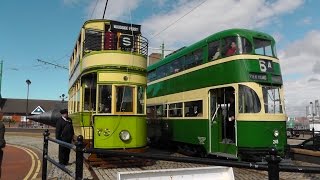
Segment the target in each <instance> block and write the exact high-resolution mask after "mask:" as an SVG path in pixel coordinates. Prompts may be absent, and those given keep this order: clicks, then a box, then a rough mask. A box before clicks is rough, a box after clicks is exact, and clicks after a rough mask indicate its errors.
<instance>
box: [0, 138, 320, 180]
mask: <svg viewBox="0 0 320 180" xmlns="http://www.w3.org/2000/svg"><path fill="white" fill-rule="evenodd" d="M5 138H6V141H7V142H8V143H10V144H17V145H24V146H27V147H32V148H33V149H37V150H39V151H40V154H42V148H43V137H41V136H39V137H28V136H16V135H6V137H5ZM57 153H58V145H56V144H55V143H52V142H50V143H49V156H50V157H51V158H53V159H55V160H57ZM40 159H42V157H40ZM70 159H71V160H70V162H73V163H72V165H70V166H67V168H68V169H69V170H71V171H72V172H74V171H75V163H74V162H75V152H73V151H71V155H70ZM292 163H293V164H295V165H298V166H315V165H314V164H310V163H305V162H299V161H293V162H292ZM205 166H206V165H201V164H193V163H180V162H171V161H156V163H155V164H154V165H152V166H145V167H135V168H114V169H104V168H99V167H94V168H93V170H94V172H95V173H96V175H97V177H98V178H99V179H106V180H114V179H117V173H118V172H124V171H140V170H154V169H175V168H191V167H205ZM83 167H84V171H83V174H84V178H85V179H93V177H92V176H91V174H90V172H89V170H88V169H87V167H86V166H85V165H84V166H83ZM319 168H320V166H319ZM233 172H234V175H235V179H236V180H264V179H268V173H267V172H266V171H257V170H249V169H241V168H233ZM48 179H72V178H71V177H70V176H69V175H67V174H66V173H64V172H62V171H61V170H60V169H58V168H57V167H56V166H54V165H52V164H51V163H50V162H49V163H48ZM280 179H282V180H320V174H305V173H291V172H280Z"/></svg>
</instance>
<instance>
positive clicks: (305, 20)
mask: <svg viewBox="0 0 320 180" xmlns="http://www.w3.org/2000/svg"><path fill="white" fill-rule="evenodd" d="M298 24H299V25H303V26H304V25H310V24H312V17H310V16H308V17H305V18H303V19H301V20H300V21H298Z"/></svg>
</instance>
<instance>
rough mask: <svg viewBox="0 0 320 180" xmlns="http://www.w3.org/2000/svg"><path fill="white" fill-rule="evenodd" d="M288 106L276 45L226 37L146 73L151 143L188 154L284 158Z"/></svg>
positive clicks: (241, 34)
mask: <svg viewBox="0 0 320 180" xmlns="http://www.w3.org/2000/svg"><path fill="white" fill-rule="evenodd" d="M231 99H233V100H234V101H233V100H231ZM283 100H284V98H283V84H282V77H281V70H280V64H279V59H278V58H277V55H276V48H275V41H274V39H273V38H272V37H271V36H270V35H268V34H265V33H262V32H257V31H252V30H246V29H230V30H225V31H222V32H219V33H216V34H213V35H211V36H209V37H207V38H205V39H203V40H201V41H199V42H197V43H195V44H192V45H190V46H189V47H184V48H182V49H180V50H178V51H177V52H174V53H172V54H170V55H168V56H166V57H165V58H164V59H162V60H161V61H159V62H157V63H155V64H153V65H150V66H149V67H148V88H147V117H148V126H149V129H148V137H149V139H150V141H151V143H152V142H158V141H162V142H166V141H169V142H173V143H174V144H175V145H177V146H178V148H180V150H182V151H183V152H186V153H188V154H201V155H216V156H219V157H227V158H234V159H257V158H258V159H259V160H261V159H263V157H264V156H265V155H266V154H268V152H269V150H270V149H271V148H276V150H277V151H278V153H279V154H280V155H282V156H284V154H285V149H286V148H285V147H286V144H287V139H286V115H285V113H284V104H283V103H284V101H283ZM232 102H234V105H232Z"/></svg>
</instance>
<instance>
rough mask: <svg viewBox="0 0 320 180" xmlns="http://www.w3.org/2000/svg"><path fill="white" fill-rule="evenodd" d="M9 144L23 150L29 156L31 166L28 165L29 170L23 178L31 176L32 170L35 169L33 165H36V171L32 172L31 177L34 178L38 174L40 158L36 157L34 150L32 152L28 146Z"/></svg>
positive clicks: (25, 179)
mask: <svg viewBox="0 0 320 180" xmlns="http://www.w3.org/2000/svg"><path fill="white" fill-rule="evenodd" d="M11 146H14V147H16V148H19V149H22V150H24V151H25V152H27V153H28V155H29V156H30V157H31V162H32V163H31V167H30V170H29V172H28V174H27V175H26V176H25V178H24V180H27V179H29V177H31V176H32V172H33V170H34V169H35V166H37V167H36V171H35V173H34V175H33V177H32V179H35V178H36V177H37V176H38V174H39V170H40V160H39V158H38V155H37V154H36V153H35V152H33V151H32V150H31V149H29V148H26V147H23V146H17V145H11Z"/></svg>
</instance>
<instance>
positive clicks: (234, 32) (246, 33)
mask: <svg viewBox="0 0 320 180" xmlns="http://www.w3.org/2000/svg"><path fill="white" fill-rule="evenodd" d="M228 36H241V37H245V38H247V39H249V40H251V37H258V38H262V39H269V40H271V41H272V42H273V43H274V38H273V37H272V36H270V35H269V34H267V33H264V32H260V31H254V30H249V29H236V28H234V29H227V30H224V31H220V32H218V33H215V34H212V35H210V36H208V37H206V38H204V39H202V40H200V41H198V42H196V43H193V44H191V45H190V46H187V47H184V48H181V49H180V50H177V52H174V53H173V54H171V55H168V56H167V57H165V58H164V59H163V60H160V61H159V62H157V63H155V64H152V65H150V66H149V67H148V71H150V70H153V69H156V68H157V67H159V66H162V65H164V64H167V63H169V62H171V61H172V60H175V59H177V58H179V57H182V56H184V55H186V54H188V53H190V52H192V51H194V50H196V49H198V48H199V47H202V46H203V45H204V44H207V42H211V41H214V40H218V39H221V38H225V37H228Z"/></svg>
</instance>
